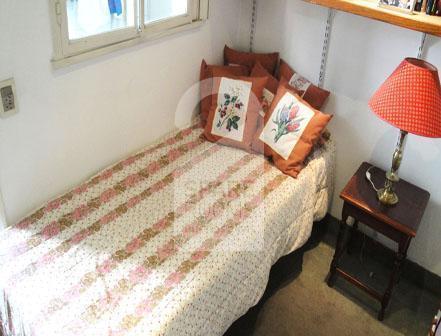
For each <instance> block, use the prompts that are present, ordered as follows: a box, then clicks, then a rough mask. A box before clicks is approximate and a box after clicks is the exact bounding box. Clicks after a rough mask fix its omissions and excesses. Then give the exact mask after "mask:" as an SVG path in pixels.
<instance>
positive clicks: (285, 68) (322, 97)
mask: <svg viewBox="0 0 441 336" xmlns="http://www.w3.org/2000/svg"><path fill="white" fill-rule="evenodd" d="M282 78H285V79H286V80H287V81H288V83H289V85H291V86H292V87H294V88H295V89H297V90H298V91H299V95H300V96H301V97H302V98H303V99H304V100H306V101H307V102H308V103H309V104H311V106H312V107H313V108H315V109H317V110H320V109H321V108H322V106H323V104H324V103H325V101H326V99H328V97H329V93H330V92H329V91H327V90H323V89H321V88H319V87H318V86H315V85H314V84H312V83H311V82H310V81H309V80H307V79H306V78H304V77H302V76H301V75H299V74H298V73H297V72H295V71H294V69H292V68H291V67H290V66H289V65H288V63H286V62H285V61H284V60H283V59H281V60H280V68H279V80H281V79H282Z"/></svg>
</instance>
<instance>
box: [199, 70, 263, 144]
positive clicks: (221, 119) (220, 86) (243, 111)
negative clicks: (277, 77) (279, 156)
mask: <svg viewBox="0 0 441 336" xmlns="http://www.w3.org/2000/svg"><path fill="white" fill-rule="evenodd" d="M267 81H268V78H267V77H237V76H231V75H228V74H226V73H225V71H223V70H220V69H214V70H213V95H212V104H211V108H210V112H209V114H208V119H207V124H206V126H205V130H204V136H205V138H206V139H207V140H209V141H211V142H217V143H220V144H223V145H227V146H232V147H237V148H241V149H244V150H246V151H251V142H252V140H253V136H254V133H255V131H256V124H257V118H258V116H259V111H260V109H261V97H262V92H263V89H264V88H265V85H266V83H267Z"/></svg>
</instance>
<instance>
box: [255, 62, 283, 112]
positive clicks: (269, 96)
mask: <svg viewBox="0 0 441 336" xmlns="http://www.w3.org/2000/svg"><path fill="white" fill-rule="evenodd" d="M250 76H251V77H268V82H267V83H266V86H265V89H263V96H262V107H263V112H264V113H265V112H266V111H267V110H268V109H269V107H270V105H271V103H272V102H273V99H274V96H275V94H276V92H277V88H278V87H279V81H278V80H277V79H276V78H275V77H274V76H272V75H271V74H270V73H269V72H268V70H266V69H265V68H264V67H263V66H262V64H260V62H256V64H255V65H254V67H253V70H252V71H251V74H250Z"/></svg>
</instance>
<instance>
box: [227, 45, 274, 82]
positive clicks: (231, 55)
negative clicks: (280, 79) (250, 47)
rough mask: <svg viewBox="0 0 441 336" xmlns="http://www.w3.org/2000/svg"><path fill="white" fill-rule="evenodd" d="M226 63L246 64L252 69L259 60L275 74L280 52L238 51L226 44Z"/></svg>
mask: <svg viewBox="0 0 441 336" xmlns="http://www.w3.org/2000/svg"><path fill="white" fill-rule="evenodd" d="M224 61H225V65H245V66H247V67H248V68H249V69H250V71H251V69H252V68H253V67H254V65H255V64H256V62H259V63H260V64H262V66H263V67H264V68H265V69H266V70H268V72H269V73H270V74H272V75H274V74H275V72H276V68H277V64H278V62H279V53H278V52H274V53H266V54H257V53H249V52H242V51H237V50H234V49H231V48H229V47H228V46H225V48H224Z"/></svg>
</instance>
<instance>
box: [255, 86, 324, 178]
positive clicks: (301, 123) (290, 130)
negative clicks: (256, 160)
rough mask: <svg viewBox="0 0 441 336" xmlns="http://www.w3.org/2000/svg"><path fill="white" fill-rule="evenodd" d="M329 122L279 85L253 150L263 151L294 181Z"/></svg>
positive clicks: (294, 93)
mask: <svg viewBox="0 0 441 336" xmlns="http://www.w3.org/2000/svg"><path fill="white" fill-rule="evenodd" d="M331 118H332V115H328V114H325V113H322V112H320V111H318V110H316V109H314V108H313V107H311V105H309V104H308V103H307V102H306V101H304V100H303V99H302V98H301V97H300V96H299V95H298V94H297V93H296V91H294V90H292V89H290V88H289V87H288V85H286V84H284V85H280V86H279V89H278V90H277V94H276V97H275V98H274V101H273V103H272V104H271V108H270V110H269V111H268V113H267V114H266V115H265V125H264V126H263V127H261V128H260V129H258V130H257V132H256V134H255V140H254V141H253V149H254V150H257V151H258V152H262V147H263V148H264V153H265V155H266V156H269V157H271V158H272V159H273V161H274V164H275V165H276V167H277V168H279V169H280V170H281V171H282V172H283V173H285V174H287V175H290V176H292V177H297V175H298V174H299V173H300V171H301V170H302V169H303V166H304V161H305V159H306V157H307V156H308V155H309V153H310V152H311V150H312V149H313V147H314V145H315V144H316V143H317V142H318V141H319V140H320V136H321V134H322V132H323V131H324V129H325V128H326V125H327V124H328V123H329V121H330V120H331Z"/></svg>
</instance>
